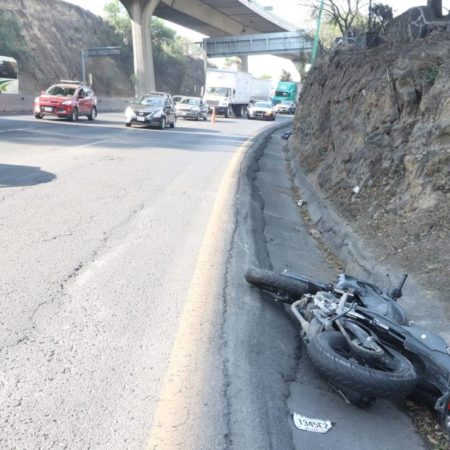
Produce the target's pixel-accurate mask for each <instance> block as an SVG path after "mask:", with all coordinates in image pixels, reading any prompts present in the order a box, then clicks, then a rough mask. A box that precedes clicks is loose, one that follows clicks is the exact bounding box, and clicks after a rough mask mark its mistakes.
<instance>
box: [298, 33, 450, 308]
mask: <svg viewBox="0 0 450 450" xmlns="http://www.w3.org/2000/svg"><path fill="white" fill-rule="evenodd" d="M447 28H449V27H447ZM293 141H294V142H293V145H294V146H295V151H296V152H297V154H298V158H299V160H300V164H301V165H302V167H303V168H304V170H305V171H306V172H307V174H308V176H309V178H310V179H311V180H312V181H313V183H315V185H316V186H317V188H318V189H320V190H321V191H322V192H323V193H324V194H325V195H326V196H327V197H328V199H329V200H331V201H332V202H333V204H334V205H335V206H336V208H337V210H338V211H339V212H340V213H341V214H342V215H343V216H344V217H345V218H346V220H347V221H348V222H349V223H350V224H351V225H352V226H353V227H354V228H355V229H356V230H357V231H358V232H359V234H360V235H362V236H363V237H365V238H366V239H367V240H368V241H367V242H369V243H371V244H372V247H373V248H374V249H376V253H377V254H378V258H379V261H380V262H382V261H390V262H392V263H394V264H396V265H397V266H398V267H402V268H404V269H405V270H406V271H408V272H410V273H413V274H415V275H416V277H417V278H418V279H419V281H420V282H421V283H422V284H423V285H424V286H426V287H428V288H430V289H436V291H437V294H438V295H439V296H440V297H441V298H445V299H446V300H447V301H449V302H450V295H449V290H448V287H447V283H448V280H449V279H450V32H449V31H448V30H447V31H445V29H444V30H441V31H438V30H435V31H433V32H432V33H430V34H428V35H427V36H425V37H423V38H419V39H417V40H414V41H413V42H409V43H404V44H401V43H396V44H394V43H392V42H391V43H388V42H386V43H384V44H382V45H380V46H378V47H376V48H373V49H369V50H367V49H364V50H362V49H358V48H356V47H354V46H344V47H339V48H338V49H336V50H334V51H333V52H331V53H330V54H328V55H327V56H325V57H323V58H322V59H321V60H319V61H318V62H317V63H316V64H315V65H314V67H313V69H312V70H311V72H310V73H309V74H308V77H307V79H306V80H305V82H304V86H303V90H302V93H301V96H300V108H299V110H298V111H297V115H296V118H295V125H294V139H293Z"/></svg>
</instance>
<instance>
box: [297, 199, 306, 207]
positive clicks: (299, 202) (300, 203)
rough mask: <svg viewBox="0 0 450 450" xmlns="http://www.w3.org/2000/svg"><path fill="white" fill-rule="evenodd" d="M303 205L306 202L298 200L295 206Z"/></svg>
mask: <svg viewBox="0 0 450 450" xmlns="http://www.w3.org/2000/svg"><path fill="white" fill-rule="evenodd" d="M303 205H306V201H305V200H302V199H300V200H299V201H298V202H297V206H303Z"/></svg>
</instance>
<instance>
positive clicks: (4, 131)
mask: <svg viewBox="0 0 450 450" xmlns="http://www.w3.org/2000/svg"><path fill="white" fill-rule="evenodd" d="M32 129H33V128H10V129H9V130H0V133H9V132H11V131H28V130H32Z"/></svg>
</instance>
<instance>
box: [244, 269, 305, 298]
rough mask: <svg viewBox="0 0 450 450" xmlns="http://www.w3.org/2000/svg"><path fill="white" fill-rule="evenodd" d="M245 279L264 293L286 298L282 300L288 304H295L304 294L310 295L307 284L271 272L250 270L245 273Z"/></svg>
mask: <svg viewBox="0 0 450 450" xmlns="http://www.w3.org/2000/svg"><path fill="white" fill-rule="evenodd" d="M245 279H246V280H247V281H248V282H249V283H250V284H253V286H256V287H258V288H260V289H262V290H263V291H266V292H270V293H272V294H275V295H277V296H282V297H284V298H283V299H282V300H283V302H286V303H294V301H295V300H298V299H299V298H300V297H301V296H302V295H303V294H307V293H308V285H307V284H306V283H302V282H301V281H297V280H293V279H292V278H289V277H287V276H285V275H282V274H279V273H276V272H272V271H270V270H264V269H249V270H247V272H246V273H245Z"/></svg>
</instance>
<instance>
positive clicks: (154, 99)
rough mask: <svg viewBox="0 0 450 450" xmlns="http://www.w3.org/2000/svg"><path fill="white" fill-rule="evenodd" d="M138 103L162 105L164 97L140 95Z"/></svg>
mask: <svg viewBox="0 0 450 450" xmlns="http://www.w3.org/2000/svg"><path fill="white" fill-rule="evenodd" d="M136 103H137V104H138V105H147V106H162V104H163V98H162V97H140V98H139V99H138V100H137V102H136Z"/></svg>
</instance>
